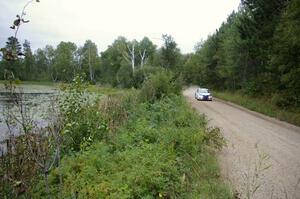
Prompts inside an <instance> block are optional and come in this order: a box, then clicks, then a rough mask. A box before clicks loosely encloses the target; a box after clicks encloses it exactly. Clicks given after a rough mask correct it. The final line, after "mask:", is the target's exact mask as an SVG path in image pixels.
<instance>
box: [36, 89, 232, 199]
mask: <svg viewBox="0 0 300 199" xmlns="http://www.w3.org/2000/svg"><path fill="white" fill-rule="evenodd" d="M135 97H136V95H134V94H133V95H127V97H126V96H124V97H121V96H120V95H117V96H115V98H114V101H113V102H106V103H104V107H107V110H106V111H105V109H104V111H105V114H104V118H107V119H109V120H115V119H116V120H122V119H123V120H124V119H125V118H126V122H125V123H123V124H121V125H118V126H119V127H118V128H117V129H118V130H117V131H116V133H115V136H114V137H110V139H108V140H106V139H103V140H100V141H96V142H95V143H94V144H93V145H92V146H90V147H89V148H88V149H87V150H85V151H81V152H79V153H77V154H75V155H74V156H68V157H67V156H66V157H65V158H64V159H63V160H62V165H61V168H60V169H61V170H60V171H61V172H62V173H63V182H64V184H63V189H62V193H59V185H58V182H59V175H58V174H59V173H60V171H59V170H58V169H57V170H54V171H53V172H51V174H50V176H49V181H50V184H51V191H52V194H53V196H55V195H58V194H61V195H60V197H62V198H74V197H76V198H87V197H88V198H222V199H223V198H231V195H230V192H229V190H228V189H227V187H226V186H224V185H223V184H222V183H220V179H219V173H218V167H217V161H216V159H215V157H214V153H213V152H212V151H213V150H211V149H215V146H214V144H212V143H217V142H219V143H220V145H219V146H218V147H221V146H222V145H223V144H221V142H220V140H222V139H221V138H219V136H213V137H214V138H211V136H210V133H211V131H209V130H206V129H205V125H206V121H205V119H204V118H201V117H199V116H198V114H197V113H196V112H194V111H193V110H192V109H191V108H190V107H189V106H188V104H186V102H185V101H184V100H183V98H182V97H180V96H172V97H166V98H164V99H162V100H160V101H156V102H155V103H151V104H150V103H138V102H137V100H136V99H135ZM118 101H119V103H118ZM107 103H109V104H110V105H107ZM105 104H106V105H105ZM116 104H117V105H116ZM113 106H114V107H115V109H113V108H111V107H113ZM114 110H116V112H117V113H116V112H114ZM124 113H125V114H124ZM105 115H106V116H105ZM125 115H126V116H125ZM215 134H218V132H217V131H215ZM213 140H215V141H213ZM217 140H218V141H217ZM216 141H217V142H216ZM43 194H44V193H43V192H42V191H41V190H38V186H37V189H36V193H35V195H34V196H35V197H37V198H39V197H41V196H44V195H43Z"/></svg>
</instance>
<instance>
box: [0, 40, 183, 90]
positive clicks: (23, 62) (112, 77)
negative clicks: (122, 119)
mask: <svg viewBox="0 0 300 199" xmlns="http://www.w3.org/2000/svg"><path fill="white" fill-rule="evenodd" d="M162 40H163V41H164V45H163V46H162V47H161V48H159V49H158V48H157V46H156V45H155V44H154V43H153V42H152V41H151V40H150V39H149V38H147V37H144V38H143V39H142V40H141V41H137V40H133V41H129V40H127V39H126V38H125V37H122V36H120V37H118V38H117V39H116V40H115V41H114V42H113V43H112V44H111V45H109V46H108V48H107V49H106V50H105V51H104V52H101V53H99V52H98V49H97V45H96V44H95V43H94V42H92V41H91V40H87V41H86V42H85V43H84V45H83V46H76V44H75V43H72V42H64V41H62V42H60V43H59V44H58V45H57V46H56V47H53V46H51V45H46V46H45V47H44V48H39V49H37V50H36V51H35V52H32V50H31V47H30V42H29V41H27V40H25V42H24V43H23V45H21V44H20V43H19V41H18V39H17V38H15V37H9V38H8V40H7V42H6V46H5V49H7V50H8V51H12V52H15V54H23V55H24V56H23V57H19V58H18V59H15V60H9V61H7V60H5V59H2V60H1V62H0V67H1V69H2V70H1V72H0V73H2V74H0V78H2V79H5V75H6V73H7V72H12V73H13V74H14V76H15V78H18V79H20V80H26V81H30V80H40V81H64V82H70V81H71V80H72V79H73V78H74V77H75V76H76V74H78V73H84V74H85V76H86V79H87V80H88V81H90V82H91V83H96V82H99V83H101V84H110V85H112V86H121V87H132V86H133V83H134V81H133V80H134V79H138V78H140V77H139V75H142V76H143V74H144V73H145V71H153V70H159V68H165V69H171V70H175V69H176V68H177V66H178V64H179V63H180V60H181V56H182V55H181V53H180V50H179V48H177V44H176V42H175V41H174V39H173V38H172V37H171V36H170V35H163V36H162Z"/></svg>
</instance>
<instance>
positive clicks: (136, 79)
mask: <svg viewBox="0 0 300 199" xmlns="http://www.w3.org/2000/svg"><path fill="white" fill-rule="evenodd" d="M161 72H164V69H163V68H161V67H151V66H145V67H144V68H141V69H137V70H136V71H135V72H134V74H133V86H134V87H135V88H141V87H142V85H143V83H144V82H145V81H146V80H147V79H149V77H150V76H151V75H155V74H158V73H161Z"/></svg>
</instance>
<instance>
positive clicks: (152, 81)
mask: <svg viewBox="0 0 300 199" xmlns="http://www.w3.org/2000/svg"><path fill="white" fill-rule="evenodd" d="M181 85H182V82H181V80H180V78H176V77H175V76H174V74H173V73H172V72H169V71H162V72H160V73H157V74H152V75H150V77H149V79H147V80H146V81H145V82H144V84H143V86H142V88H141V94H140V98H141V99H142V100H145V101H149V102H154V101H155V100H158V99H161V98H163V97H166V96H170V95H172V94H175V95H179V94H180V93H181Z"/></svg>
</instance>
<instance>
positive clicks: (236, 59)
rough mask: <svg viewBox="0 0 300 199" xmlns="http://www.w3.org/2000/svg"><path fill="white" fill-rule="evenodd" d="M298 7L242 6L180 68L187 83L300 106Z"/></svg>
mask: <svg viewBox="0 0 300 199" xmlns="http://www.w3.org/2000/svg"><path fill="white" fill-rule="evenodd" d="M299 35H300V1H299V0H242V1H241V4H240V7H239V10H238V11H237V12H233V13H232V14H231V15H230V16H229V17H228V18H227V20H226V22H224V23H223V24H222V25H221V27H220V28H219V29H218V30H216V32H215V33H214V34H212V35H210V36H209V37H208V38H207V40H206V41H204V42H200V43H199V44H198V45H197V49H196V52H195V53H194V54H192V55H191V56H190V57H189V59H188V60H187V62H186V64H185V65H184V69H183V72H184V77H185V80H186V81H187V82H190V83H195V84H200V85H209V86H210V87H213V88H215V89H230V90H234V91H236V90H240V91H242V92H243V93H245V94H248V95H253V96H262V95H264V96H270V97H271V99H272V100H273V101H274V102H275V103H276V104H277V105H279V106H282V107H288V106H300V37H299Z"/></svg>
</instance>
